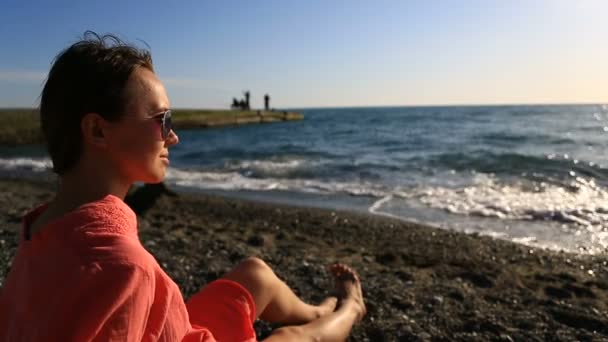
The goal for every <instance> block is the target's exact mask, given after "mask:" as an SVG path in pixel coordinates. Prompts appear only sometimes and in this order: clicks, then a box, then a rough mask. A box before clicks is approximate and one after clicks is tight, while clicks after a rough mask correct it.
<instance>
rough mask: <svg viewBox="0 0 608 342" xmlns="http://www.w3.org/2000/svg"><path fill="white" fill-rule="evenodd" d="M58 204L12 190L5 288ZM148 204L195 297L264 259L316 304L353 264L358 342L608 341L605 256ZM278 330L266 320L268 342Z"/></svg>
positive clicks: (154, 227) (214, 201)
mask: <svg viewBox="0 0 608 342" xmlns="http://www.w3.org/2000/svg"><path fill="white" fill-rule="evenodd" d="M52 194H53V185H52V184H50V183H48V182H45V183H38V182H32V181H23V180H16V179H5V180H2V181H0V205H1V206H2V208H4V209H3V210H2V211H1V213H0V227H1V228H0V244H1V246H2V249H1V250H2V253H1V256H0V280H2V281H3V280H4V278H5V276H6V274H7V272H8V271H9V269H10V263H11V259H12V257H13V255H14V253H15V251H16V248H17V243H18V231H19V229H20V227H21V217H22V215H23V214H24V213H25V212H26V211H28V210H29V209H31V208H33V207H35V206H36V205H38V204H40V203H42V202H44V201H47V200H49V199H50V198H52ZM148 197H149V198H145V201H144V202H145V205H143V206H142V205H139V206H138V207H137V212H138V222H139V232H140V239H141V241H142V243H143V245H144V246H145V248H146V249H148V250H149V251H150V252H151V253H152V254H153V255H154V256H155V257H156V258H157V260H158V261H159V263H160V264H161V265H162V267H163V268H164V269H165V271H166V272H167V273H168V274H169V275H170V276H171V277H172V278H173V279H174V280H175V282H176V283H177V284H178V285H179V287H180V289H181V291H182V293H183V295H184V298H186V299H187V298H188V297H189V296H190V295H192V294H193V293H195V292H196V291H198V290H199V289H200V288H201V287H203V286H204V285H205V284H206V283H208V282H210V281H212V280H214V279H217V278H218V277H220V276H221V275H222V274H223V273H225V272H226V271H228V270H230V269H231V267H233V266H234V265H236V264H237V263H238V262H239V261H240V260H242V259H244V258H246V257H248V256H258V257H260V258H262V259H264V260H265V261H266V262H267V263H268V264H269V265H270V266H271V267H273V269H275V271H276V273H277V274H278V275H279V277H281V278H282V279H283V280H285V281H286V282H287V284H289V285H290V286H291V287H292V288H293V289H294V290H295V291H296V293H297V294H299V295H300V296H301V297H303V298H304V299H305V300H307V301H309V302H311V303H316V302H320V301H321V300H322V299H323V298H325V297H326V296H328V295H331V293H332V285H331V284H332V281H331V279H330V277H329V274H328V272H327V271H326V267H327V266H328V265H330V264H332V263H334V262H343V263H346V264H349V265H351V266H352V267H353V268H355V269H356V270H357V271H358V272H359V274H360V276H361V279H362V284H363V290H364V295H365V299H366V305H367V308H368V314H367V316H366V317H365V318H364V320H363V321H362V322H361V323H360V324H359V325H357V326H356V327H355V328H354V330H353V333H352V336H351V339H350V340H352V341H448V340H449V341H573V340H579V341H604V340H608V265H607V262H606V258H605V257H601V256H588V255H587V256H584V255H575V254H569V253H563V252H554V251H546V250H542V249H535V248H531V247H527V246H524V245H519V244H515V243H511V242H508V241H502V240H497V239H492V238H489V237H483V236H479V235H475V234H463V233H458V232H452V231H447V230H440V229H435V228H431V227H426V226H422V225H417V224H411V223H407V222H404V221H399V220H393V219H389V218H383V217H378V216H372V215H365V214H360V213H351V212H340V211H332V210H325V209H312V208H305V207H294V206H286V205H285V206H282V205H276V204H266V203H260V202H251V201H245V200H236V199H228V198H223V197H218V196H210V195H204V194H190V193H187V194H186V193H176V194H171V193H160V194H157V195H154V196H152V195H150V196H148ZM138 200H141V196H140V198H139V199H138ZM273 328H274V326H272V325H269V324H267V323H265V322H257V323H256V330H257V332H258V338H260V339H261V338H263V337H265V336H267V335H268V334H269V333H270V331H271V330H272V329H273Z"/></svg>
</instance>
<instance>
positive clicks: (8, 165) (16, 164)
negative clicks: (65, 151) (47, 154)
mask: <svg viewBox="0 0 608 342" xmlns="http://www.w3.org/2000/svg"><path fill="white" fill-rule="evenodd" d="M52 167H53V165H52V163H51V159H50V158H26V157H23V158H0V172H35V173H39V172H48V171H51V169H52Z"/></svg>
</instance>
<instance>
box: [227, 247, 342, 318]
mask: <svg viewBox="0 0 608 342" xmlns="http://www.w3.org/2000/svg"><path fill="white" fill-rule="evenodd" d="M222 278H224V279H229V280H232V281H235V282H237V283H239V284H241V285H243V286H244V287H245V288H246V289H247V290H249V292H250V293H251V295H252V297H253V300H254V302H255V308H256V314H257V316H258V317H259V318H261V319H263V320H265V321H268V322H274V323H284V324H301V323H308V322H310V321H313V320H316V319H317V318H319V317H322V316H325V315H327V314H329V313H331V312H333V311H334V309H335V307H336V302H337V299H336V298H335V297H329V298H327V299H325V300H324V301H323V302H322V303H321V304H320V305H310V304H307V303H305V302H303V301H302V300H300V299H299V298H298V297H297V296H296V295H295V294H294V293H293V291H292V290H291V289H290V288H289V286H287V285H286V284H285V283H284V282H283V281H282V280H281V279H279V278H278V277H277V276H276V274H275V273H274V272H273V271H272V269H271V268H270V267H269V266H268V265H267V264H266V263H265V262H264V261H262V260H261V259H258V258H248V259H246V260H245V261H243V262H241V263H240V264H239V265H238V266H237V267H235V268H234V269H233V270H232V271H230V272H228V273H227V274H225V275H224V276H223V277H222Z"/></svg>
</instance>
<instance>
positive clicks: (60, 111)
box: [0, 32, 365, 341]
mask: <svg viewBox="0 0 608 342" xmlns="http://www.w3.org/2000/svg"><path fill="white" fill-rule="evenodd" d="M169 108H170V103H169V99H168V97H167V94H166V92H165V89H164V87H163V85H162V83H161V82H160V81H159V79H158V78H157V77H156V75H155V74H154V70H153V66H152V60H151V57H150V54H149V53H148V52H147V51H142V50H138V49H136V48H134V47H132V46H129V45H125V44H123V43H122V42H120V40H118V39H117V38H115V37H113V36H103V37H99V36H97V35H96V34H94V33H92V32H87V33H85V37H84V39H83V40H82V41H79V42H77V43H75V44H74V45H72V46H70V47H69V48H67V49H66V50H64V51H63V52H61V53H60V54H59V56H58V57H57V58H56V60H55V62H54V64H53V66H52V68H51V70H50V73H49V76H48V79H47V81H46V84H45V86H44V89H43V92H42V97H41V103H40V115H41V123H42V130H43V133H44V135H45V138H46V140H47V145H48V150H49V154H50V156H51V159H52V161H53V170H54V172H56V173H57V174H58V175H59V178H60V185H59V189H58V191H57V194H56V196H55V198H54V199H53V200H52V201H51V202H50V203H48V204H45V205H42V206H40V207H38V208H36V209H35V210H33V211H32V212H30V213H28V214H27V215H26V216H25V217H24V221H23V232H22V234H21V236H20V244H19V249H18V251H17V255H16V256H15V259H14V261H13V264H12V268H11V271H10V273H9V275H8V277H7V279H6V283H5V286H4V288H3V289H2V293H1V294H0V340H1V341H34V340H36V341H38V340H45V341H55V340H56V341H90V340H99V341H108V340H116V341H141V340H145V341H215V340H218V341H254V340H255V338H256V337H255V332H254V330H253V322H254V321H255V319H257V318H261V319H264V320H268V321H271V322H279V323H285V324H287V326H285V327H283V328H280V329H277V330H275V331H274V332H273V334H272V335H271V336H269V337H268V338H267V340H268V341H306V340H315V341H317V340H320V341H338V340H344V339H346V337H347V335H348V334H349V332H350V330H351V328H352V326H353V324H354V323H356V322H357V321H358V320H360V319H361V318H362V316H363V315H364V314H365V305H364V303H363V296H362V293H361V286H360V282H359V279H358V277H357V275H356V274H355V273H354V271H352V270H351V269H350V268H348V267H347V266H344V265H333V266H332V267H331V268H330V270H331V272H332V273H333V275H334V277H335V279H336V285H337V289H338V292H339V296H338V297H339V298H331V297H330V298H327V299H326V300H325V301H324V302H323V303H321V304H320V305H309V304H306V303H304V302H302V301H301V300H300V299H299V298H298V297H297V296H296V295H295V294H294V293H293V292H292V291H291V289H290V288H289V287H288V286H287V285H286V284H285V283H284V282H282V281H281V280H280V279H279V278H277V276H276V275H275V274H274V272H273V271H272V270H271V269H270V267H269V266H268V265H266V264H265V263H264V262H263V261H262V260H260V259H257V258H249V259H247V260H245V261H243V262H242V263H241V264H239V265H238V266H236V268H235V269H234V270H232V271H231V272H229V273H228V274H226V275H225V276H224V277H222V278H221V279H219V280H217V281H214V282H212V283H210V284H209V285H207V286H206V287H205V288H203V289H202V290H201V291H200V292H199V293H197V294H195V295H194V296H193V297H192V298H190V300H189V301H188V303H184V300H183V298H182V296H181V293H180V291H179V289H178V287H177V285H176V284H175V283H174V282H173V281H172V280H171V279H170V278H169V276H168V275H167V274H166V273H165V272H164V271H163V270H162V269H161V267H160V266H159V265H158V263H157V262H156V260H155V259H154V257H153V256H152V255H151V254H150V253H148V252H147V251H146V250H145V249H144V247H143V246H142V244H141V243H140V241H139V239H138V235H137V220H136V216H135V214H134V213H133V211H132V210H131V209H130V208H129V207H128V206H127V205H126V204H125V203H124V202H123V200H124V198H125V195H126V193H127V191H128V189H129V188H130V186H131V185H132V184H133V183H134V182H137V181H140V182H146V183H158V182H161V181H162V180H163V179H164V177H165V174H166V171H167V167H168V165H169V148H170V147H171V146H173V145H175V144H177V143H178V140H179V139H178V136H177V135H176V134H175V132H174V131H173V130H172V129H171V111H170V110H169ZM290 324H291V325H290ZM293 324H300V325H293Z"/></svg>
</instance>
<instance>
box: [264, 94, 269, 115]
mask: <svg viewBox="0 0 608 342" xmlns="http://www.w3.org/2000/svg"><path fill="white" fill-rule="evenodd" d="M269 109H270V95H268V94H266V95H264V110H265V111H268V110H269Z"/></svg>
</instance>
